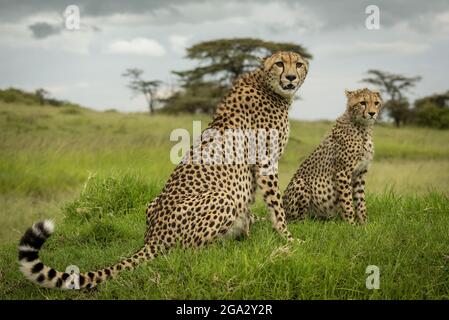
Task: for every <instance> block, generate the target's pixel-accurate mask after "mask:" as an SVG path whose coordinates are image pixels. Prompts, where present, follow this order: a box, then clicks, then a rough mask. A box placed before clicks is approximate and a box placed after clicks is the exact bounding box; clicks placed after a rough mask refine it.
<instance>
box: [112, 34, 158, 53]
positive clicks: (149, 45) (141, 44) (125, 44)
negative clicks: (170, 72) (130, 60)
mask: <svg viewBox="0 0 449 320" xmlns="http://www.w3.org/2000/svg"><path fill="white" fill-rule="evenodd" d="M107 52H108V53H117V54H132V55H148V56H156V57H159V56H163V55H164V54H165V48H164V47H163V46H162V45H161V44H160V43H159V42H157V41H156V40H154V39H148V38H134V39H132V40H116V41H114V42H112V43H110V44H109V45H108V47H107Z"/></svg>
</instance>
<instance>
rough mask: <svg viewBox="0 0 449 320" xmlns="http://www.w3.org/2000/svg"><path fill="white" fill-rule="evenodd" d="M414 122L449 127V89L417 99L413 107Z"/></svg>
mask: <svg viewBox="0 0 449 320" xmlns="http://www.w3.org/2000/svg"><path fill="white" fill-rule="evenodd" d="M412 122H413V123H415V124H417V125H420V126H426V127H433V128H438V129H449V90H448V91H446V92H444V93H440V94H433V95H431V96H427V97H423V98H421V99H417V100H416V101H415V103H414V108H413V109H412Z"/></svg>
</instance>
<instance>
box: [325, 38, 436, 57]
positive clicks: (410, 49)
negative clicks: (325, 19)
mask: <svg viewBox="0 0 449 320" xmlns="http://www.w3.org/2000/svg"><path fill="white" fill-rule="evenodd" d="M430 48H431V46H430V45H429V44H427V43H423V42H407V41H391V42H355V43H351V44H335V45H324V46H322V47H320V51H321V53H327V54H330V55H336V54H340V55H347V54H351V55H354V54H382V53H385V54H389V55H391V54H419V53H423V52H426V51H428V50H429V49H430Z"/></svg>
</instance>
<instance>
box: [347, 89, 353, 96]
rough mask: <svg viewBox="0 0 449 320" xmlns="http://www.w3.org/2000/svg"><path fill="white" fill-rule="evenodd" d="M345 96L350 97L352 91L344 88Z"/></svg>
mask: <svg viewBox="0 0 449 320" xmlns="http://www.w3.org/2000/svg"><path fill="white" fill-rule="evenodd" d="M345 94H346V97H348V98H350V97H352V96H353V95H354V91H349V90H348V89H345Z"/></svg>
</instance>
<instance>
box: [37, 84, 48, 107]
mask: <svg viewBox="0 0 449 320" xmlns="http://www.w3.org/2000/svg"><path fill="white" fill-rule="evenodd" d="M34 94H35V95H36V97H37V99H38V101H39V104H40V105H41V106H43V105H44V104H45V102H46V100H47V98H48V96H49V95H50V92H48V91H47V90H45V89H43V88H39V89H37V90H36V91H35V92H34Z"/></svg>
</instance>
